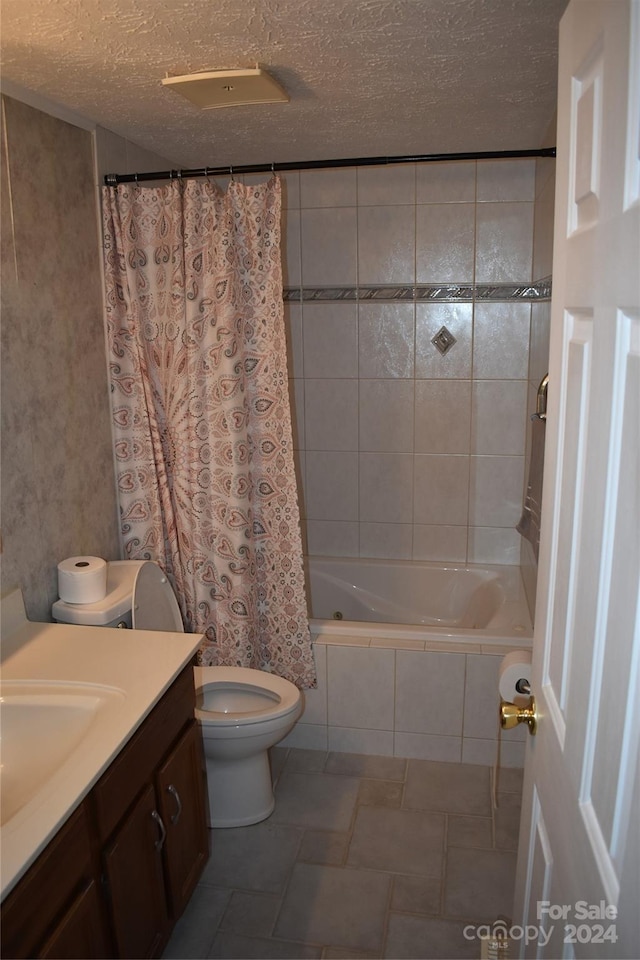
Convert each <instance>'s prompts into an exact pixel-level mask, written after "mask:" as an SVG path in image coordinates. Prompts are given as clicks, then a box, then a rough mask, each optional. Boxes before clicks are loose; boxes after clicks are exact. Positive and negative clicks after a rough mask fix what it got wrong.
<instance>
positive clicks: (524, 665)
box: [498, 650, 531, 705]
mask: <svg viewBox="0 0 640 960" xmlns="http://www.w3.org/2000/svg"><path fill="white" fill-rule="evenodd" d="M523 682H524V683H525V684H528V685H529V689H531V653H530V652H529V651H528V650H512V651H511V652H510V653H508V654H507V655H506V657H503V658H502V662H501V664H500V673H499V675H498V690H499V691H500V696H501V697H502V699H503V700H507V701H508V702H509V703H517V704H518V705H520V704H522V703H523V702H524V701H525V700H528V699H529V694H528V693H526V691H525V690H523V689H522V684H523Z"/></svg>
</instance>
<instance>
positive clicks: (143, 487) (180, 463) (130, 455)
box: [103, 177, 315, 687]
mask: <svg viewBox="0 0 640 960" xmlns="http://www.w3.org/2000/svg"><path fill="white" fill-rule="evenodd" d="M280 203H281V200H280V181H279V179H278V178H277V177H273V178H272V179H271V180H270V181H269V182H268V183H263V184H259V185H257V186H250V187H248V186H245V185H244V184H241V183H238V182H235V181H232V182H231V184H230V185H229V187H228V189H227V190H226V192H223V191H221V190H220V189H219V188H218V187H217V186H216V185H215V184H213V183H211V182H209V181H206V180H185V181H172V182H170V183H169V184H165V185H162V186H151V187H149V186H140V185H138V184H121V185H119V186H117V187H104V188H103V211H104V215H103V219H104V250H105V273H106V299H107V338H108V352H109V363H110V380H111V396H112V411H113V420H114V432H115V453H116V465H117V484H118V494H119V501H120V514H121V526H122V537H123V544H124V555H125V557H126V558H127V559H151V560H156V561H157V562H158V563H159V564H160V565H161V566H162V567H163V569H164V570H165V571H166V573H167V575H168V576H169V578H170V579H171V581H172V582H173V584H174V586H175V590H176V594H177V596H178V599H179V602H180V605H181V609H182V614H183V618H184V620H185V624H186V628H187V630H190V631H193V632H197V633H203V634H204V642H203V644H202V646H201V648H200V651H199V661H200V663H201V664H203V665H207V664H219V665H227V666H245V667H254V668H257V669H262V670H266V671H269V672H272V673H276V674H278V675H279V676H282V677H286V678H287V679H289V680H291V681H293V682H294V683H295V684H297V685H298V686H299V687H309V686H314V685H315V667H314V663H313V655H312V650H311V644H310V637H309V625H308V620H307V607H306V600H305V591H304V573H303V559H302V546H301V538H300V521H299V512H298V503H297V494H296V482H295V475H294V465H293V453H292V439H291V414H290V408H289V399H288V391H287V362H286V353H285V333H284V320H283V304H282V273H281V264H280Z"/></svg>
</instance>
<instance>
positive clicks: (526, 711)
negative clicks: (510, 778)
mask: <svg viewBox="0 0 640 960" xmlns="http://www.w3.org/2000/svg"><path fill="white" fill-rule="evenodd" d="M519 723H526V724H527V726H528V727H529V733H530V734H531V736H532V737H534V736H535V734H536V730H537V729H538V714H537V713H536V700H535V697H529V703H528V704H527V705H526V707H518V706H517V705H516V704H515V703H509V702H508V701H507V700H503V701H502V702H501V703H500V726H501V727H502V729H503V730H511V728H512V727H517V726H518V724H519Z"/></svg>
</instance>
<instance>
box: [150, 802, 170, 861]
mask: <svg viewBox="0 0 640 960" xmlns="http://www.w3.org/2000/svg"><path fill="white" fill-rule="evenodd" d="M151 816H152V817H153V819H154V820H155V822H156V823H157V824H158V826H159V827H160V838H159V839H158V840H156V842H155V848H156V850H157V851H158V853H159V852H160V851H161V850H162V847H163V846H164V841H165V840H166V838H167V831H166V829H165V826H164V823H163V822H162V817H161V816H160V814H159V813H158V811H157V810H152V811H151Z"/></svg>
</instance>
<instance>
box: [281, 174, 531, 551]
mask: <svg viewBox="0 0 640 960" xmlns="http://www.w3.org/2000/svg"><path fill="white" fill-rule="evenodd" d="M285 180H286V217H285V235H286V251H285V286H286V287H288V288H290V296H296V293H295V291H298V294H297V295H298V296H301V297H302V298H303V299H302V300H301V301H298V302H293V301H291V300H290V301H289V302H288V303H287V305H286V310H287V317H288V323H289V333H290V371H289V372H290V376H291V379H292V398H293V407H294V420H295V444H296V446H297V450H298V463H299V470H300V478H301V484H300V486H301V490H300V494H301V501H302V507H303V514H304V517H305V526H306V534H307V541H308V552H309V553H312V554H316V555H333V556H364V557H384V558H392V559H421V560H453V561H457V562H465V561H472V562H487V563H513V564H517V563H519V562H520V537H519V535H518V534H517V532H516V531H515V524H516V523H517V520H518V518H519V515H520V510H521V506H522V495H523V481H524V454H525V436H526V422H527V386H528V376H529V338H530V325H531V301H535V302H537V301H538V300H540V299H542V298H543V297H544V293H545V290H544V286H543V285H541V284H540V283H538V282H537V281H539V280H541V279H543V276H542V275H538V276H535V277H534V275H533V272H532V261H533V216H534V186H535V163H534V161H527V160H525V161H495V162H493V161H485V162H478V163H476V162H457V163H436V164H433V163H432V164H418V165H415V164H407V165H402V166H395V167H393V168H390V167H360V168H355V169H343V170H329V171H302V172H300V173H293V174H287V176H286V178H285ZM544 276H545V277H546V276H547V274H545V275H544ZM532 280H536V283H535V285H534V284H532ZM385 286H386V287H387V288H389V287H392V288H393V289H387V291H386V293H385V291H384V290H381V289H380V288H382V287H385ZM327 288H331V289H332V290H333V293H331V291H329V290H327ZM336 288H342V291H340V290H337V289H336ZM403 288H406V291H405V292H404V293H403V292H402V289H403ZM323 289H324V293H322V290H323ZM356 289H357V292H354V291H356ZM300 291H302V292H301V293H300ZM314 291H315V292H314ZM319 291H320V292H319ZM345 291H347V292H346V293H345ZM438 291H439V292H438ZM547 292H548V290H547ZM325 294H328V295H331V296H334V297H336V298H337V299H335V300H334V301H333V302H327V301H324V300H323V299H318V297H322V296H324V295H325ZM311 295H312V296H314V298H315V299H312V300H310V299H306V298H307V297H308V296H311ZM385 295H386V296H388V297H389V298H390V299H387V300H384V301H383V300H379V299H378V297H382V296H385ZM500 295H503V296H504V297H505V299H504V300H496V299H493V298H494V297H497V296H500ZM352 296H353V297H356V296H357V297H358V299H347V297H352ZM442 296H446V299H444V300H442V299H440V297H442ZM424 298H427V299H424ZM442 326H446V327H447V329H448V330H449V331H450V332H451V333H452V334H453V336H454V337H455V338H456V343H455V344H454V346H453V347H452V348H451V349H450V350H449V351H448V352H447V353H446V354H445V355H444V356H443V355H441V354H440V352H439V351H438V349H437V348H436V346H434V344H433V343H432V338H433V337H434V336H435V335H436V334H437V333H438V331H439V330H440V328H441V327H442Z"/></svg>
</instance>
